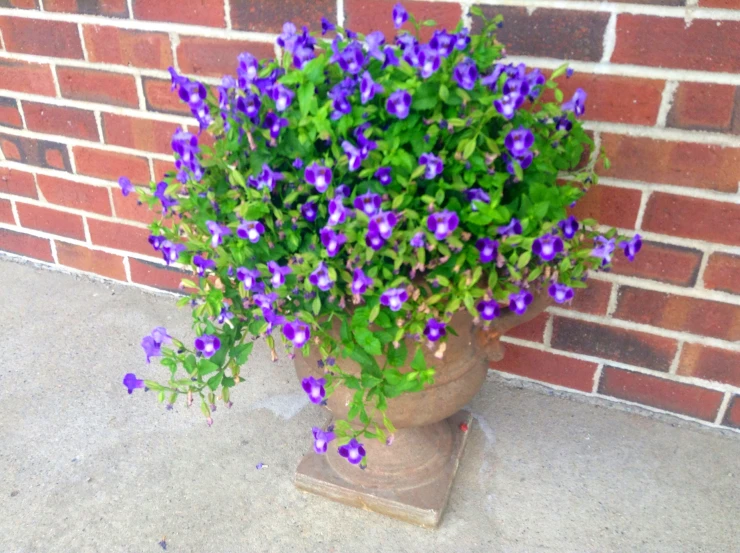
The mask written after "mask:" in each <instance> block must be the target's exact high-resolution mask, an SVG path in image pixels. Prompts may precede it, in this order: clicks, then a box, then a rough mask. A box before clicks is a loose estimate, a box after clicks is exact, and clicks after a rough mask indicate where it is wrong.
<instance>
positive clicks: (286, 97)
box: [270, 83, 295, 111]
mask: <svg viewBox="0 0 740 553" xmlns="http://www.w3.org/2000/svg"><path fill="white" fill-rule="evenodd" d="M294 97H295V92H293V91H292V90H290V89H289V88H286V87H284V86H283V85H281V84H280V83H278V84H276V85H275V86H273V87H272V90H271V91H270V98H272V100H273V101H274V102H275V109H276V110H278V111H285V110H286V109H288V108H289V107H290V104H291V103H292V102H293V98H294Z"/></svg>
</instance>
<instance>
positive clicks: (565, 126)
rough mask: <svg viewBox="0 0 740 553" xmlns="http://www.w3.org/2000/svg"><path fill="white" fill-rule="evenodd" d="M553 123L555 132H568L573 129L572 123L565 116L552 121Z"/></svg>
mask: <svg viewBox="0 0 740 553" xmlns="http://www.w3.org/2000/svg"><path fill="white" fill-rule="evenodd" d="M554 121H555V130H556V131H565V132H570V131H571V129H572V128H573V122H572V121H571V120H570V119H568V118H567V117H566V116H565V115H563V116H562V117H556V118H555V119H554Z"/></svg>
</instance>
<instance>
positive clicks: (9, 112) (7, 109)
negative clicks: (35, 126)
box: [0, 98, 23, 129]
mask: <svg viewBox="0 0 740 553" xmlns="http://www.w3.org/2000/svg"><path fill="white" fill-rule="evenodd" d="M0 125H4V126H6V127H15V128H16V129H22V128H23V120H22V119H21V112H20V111H18V102H17V101H16V100H15V99H14V98H0Z"/></svg>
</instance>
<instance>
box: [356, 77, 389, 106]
mask: <svg viewBox="0 0 740 553" xmlns="http://www.w3.org/2000/svg"><path fill="white" fill-rule="evenodd" d="M383 90H384V89H383V87H382V86H380V85H379V84H378V83H376V82H375V81H373V78H372V76H371V75H370V72H369V71H365V72H364V73H363V74H362V79H361V80H360V102H362V105H365V104H367V103H368V102H369V101H370V100H372V99H373V98H375V95H376V94H380V93H382V92H383Z"/></svg>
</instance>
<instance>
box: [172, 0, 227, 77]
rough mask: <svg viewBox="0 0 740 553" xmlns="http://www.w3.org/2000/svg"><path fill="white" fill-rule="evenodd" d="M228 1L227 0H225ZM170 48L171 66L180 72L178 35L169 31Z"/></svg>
mask: <svg viewBox="0 0 740 553" xmlns="http://www.w3.org/2000/svg"><path fill="white" fill-rule="evenodd" d="M225 1H226V2H228V0H225ZM167 36H169V38H170V49H171V50H172V66H173V67H174V68H175V71H177V72H178V73H180V60H179V59H178V57H177V47H178V46H179V45H180V36H179V35H178V34H177V33H169V34H168V35H167Z"/></svg>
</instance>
